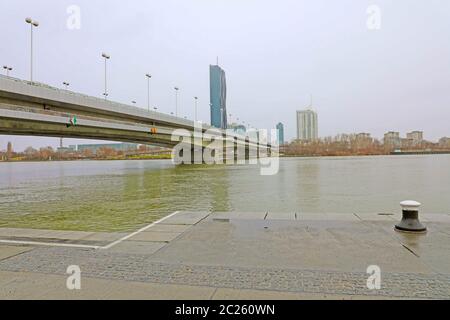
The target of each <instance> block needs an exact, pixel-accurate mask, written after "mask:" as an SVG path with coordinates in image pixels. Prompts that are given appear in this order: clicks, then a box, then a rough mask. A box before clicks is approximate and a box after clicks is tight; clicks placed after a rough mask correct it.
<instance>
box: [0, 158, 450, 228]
mask: <svg viewBox="0 0 450 320" xmlns="http://www.w3.org/2000/svg"><path fill="white" fill-rule="evenodd" d="M405 199H414V200H417V201H420V202H422V203H423V207H422V209H421V210H422V211H423V212H428V213H448V212H450V155H427V156H423V155H420V156H377V157H338V158H336V157H329V158H284V159H281V160H280V169H279V172H278V174H276V175H273V176H261V175H260V170H259V167H258V166H250V165H242V166H239V165H217V166H207V165H204V166H177V167H176V166H174V165H173V164H172V162H171V161H170V160H161V161H160V160H152V161H74V162H29V163H26V162H17V163H0V227H21V228H36V229H61V230H84V231H130V230H134V229H136V228H138V227H140V226H142V225H146V224H148V223H151V222H152V221H155V220H157V219H159V218H161V217H163V216H165V215H167V214H169V213H172V212H174V211H181V210H184V211H239V212H255V211H258V212H259V211H271V212H298V213H302V212H303V213H392V212H399V210H400V209H399V202H400V201H401V200H405Z"/></svg>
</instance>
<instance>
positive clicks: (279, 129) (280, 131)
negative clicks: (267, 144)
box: [277, 122, 284, 145]
mask: <svg viewBox="0 0 450 320" xmlns="http://www.w3.org/2000/svg"><path fill="white" fill-rule="evenodd" d="M277 140H278V144H279V145H282V144H284V125H283V124H282V123H281V122H279V123H278V124H277Z"/></svg>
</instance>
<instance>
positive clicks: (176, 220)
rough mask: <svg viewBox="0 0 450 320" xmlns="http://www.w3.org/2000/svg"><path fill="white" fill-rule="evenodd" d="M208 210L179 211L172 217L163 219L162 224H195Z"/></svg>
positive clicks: (204, 216)
mask: <svg viewBox="0 0 450 320" xmlns="http://www.w3.org/2000/svg"><path fill="white" fill-rule="evenodd" d="M208 215H209V212H186V211H183V212H179V213H177V214H175V215H173V216H172V217H170V218H168V219H166V220H164V221H163V222H164V224H181V225H195V224H197V223H198V222H200V221H201V220H203V219H205V218H206V217H207V216H208Z"/></svg>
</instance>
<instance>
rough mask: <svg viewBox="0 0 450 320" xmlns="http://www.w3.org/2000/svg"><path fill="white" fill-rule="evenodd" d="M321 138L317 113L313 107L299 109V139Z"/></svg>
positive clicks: (311, 139) (312, 139)
mask: <svg viewBox="0 0 450 320" xmlns="http://www.w3.org/2000/svg"><path fill="white" fill-rule="evenodd" d="M318 138H319V123H318V117H317V113H316V112H314V111H313V110H311V109H308V110H301V111H297V139H298V140H304V141H314V140H317V139H318Z"/></svg>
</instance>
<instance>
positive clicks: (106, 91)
mask: <svg viewBox="0 0 450 320" xmlns="http://www.w3.org/2000/svg"><path fill="white" fill-rule="evenodd" d="M102 57H103V58H105V92H104V93H103V95H104V96H105V100H106V99H108V82H107V78H106V61H107V60H109V59H111V56H110V55H109V54H107V53H102Z"/></svg>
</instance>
